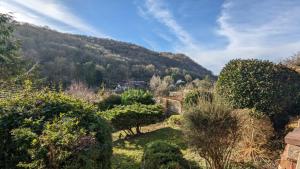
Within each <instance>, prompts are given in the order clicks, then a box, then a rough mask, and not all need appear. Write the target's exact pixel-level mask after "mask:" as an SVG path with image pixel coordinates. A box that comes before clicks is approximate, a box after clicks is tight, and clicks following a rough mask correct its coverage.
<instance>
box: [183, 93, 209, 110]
mask: <svg viewBox="0 0 300 169" xmlns="http://www.w3.org/2000/svg"><path fill="white" fill-rule="evenodd" d="M201 99H205V100H207V101H210V102H211V101H212V99H213V94H212V93H211V92H209V91H205V90H192V91H190V92H188V93H187V94H185V96H184V105H186V106H188V105H192V104H197V103H198V101H199V100H201Z"/></svg>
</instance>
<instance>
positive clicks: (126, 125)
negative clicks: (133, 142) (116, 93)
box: [99, 104, 163, 135]
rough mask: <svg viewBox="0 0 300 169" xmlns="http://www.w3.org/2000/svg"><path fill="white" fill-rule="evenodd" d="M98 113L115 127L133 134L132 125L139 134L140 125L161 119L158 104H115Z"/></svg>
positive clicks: (160, 108) (161, 114) (160, 110)
mask: <svg viewBox="0 0 300 169" xmlns="http://www.w3.org/2000/svg"><path fill="white" fill-rule="evenodd" d="M99 115H100V116H104V117H105V118H106V119H108V120H109V121H110V122H111V124H112V125H113V127H114V128H115V129H117V130H124V131H125V132H126V134H128V135H133V134H134V132H133V131H132V128H133V127H134V128H136V132H137V133H138V134H139V133H141V131H140V128H141V127H142V126H145V125H148V124H152V123H155V122H158V121H159V120H162V118H163V109H162V107H161V106H159V105H143V104H132V105H127V106H117V107H114V108H113V109H110V110H107V111H105V112H100V113H99Z"/></svg>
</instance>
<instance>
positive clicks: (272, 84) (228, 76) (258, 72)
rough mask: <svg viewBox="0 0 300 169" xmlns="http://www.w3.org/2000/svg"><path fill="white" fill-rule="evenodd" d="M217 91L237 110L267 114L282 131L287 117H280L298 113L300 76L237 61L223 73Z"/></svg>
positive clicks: (284, 69) (267, 64) (262, 64)
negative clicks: (283, 122) (247, 109)
mask: <svg viewBox="0 0 300 169" xmlns="http://www.w3.org/2000/svg"><path fill="white" fill-rule="evenodd" d="M216 91H217V93H218V94H219V95H221V96H223V97H224V98H226V99H227V101H229V102H230V103H231V104H232V105H233V106H234V107H235V108H250V109H251V108H254V109H256V110H258V111H259V112H265V113H266V115H268V116H270V117H272V121H273V123H274V125H275V128H282V127H283V126H284V124H281V123H282V120H280V119H281V117H283V116H286V115H280V114H282V113H285V112H290V113H291V112H293V111H295V110H296V109H295V106H296V105H297V102H298V100H299V91H300V75H299V74H298V73H297V72H296V71H294V70H291V69H289V68H287V67H285V66H283V65H277V64H273V63H271V62H269V61H260V60H239V59H237V60H232V61H230V62H229V63H228V64H227V65H226V66H225V67H224V68H223V70H222V71H221V73H220V76H219V79H218V81H217V85H216ZM277 116H278V117H277ZM278 119H279V120H278ZM277 120H278V121H277Z"/></svg>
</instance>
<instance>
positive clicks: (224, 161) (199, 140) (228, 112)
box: [183, 98, 239, 169]
mask: <svg viewBox="0 0 300 169" xmlns="http://www.w3.org/2000/svg"><path fill="white" fill-rule="evenodd" d="M184 119H185V126H184V130H183V132H184V135H185V137H186V140H187V143H188V144H189V145H190V146H191V147H192V148H193V149H194V150H195V152H196V153H197V154H199V156H201V157H202V158H203V159H204V160H205V161H206V164H207V165H208V168H211V169H223V168H227V167H229V166H230V158H231V153H232V152H233V148H234V146H235V145H236V144H237V142H238V140H239V124H238V119H237V117H236V116H234V115H233V114H232V109H231V107H230V106H228V105H227V104H225V103H224V102H222V101H220V99H216V98H215V99H214V100H213V101H212V102H209V101H207V100H201V101H199V102H198V104H197V105H195V106H193V107H191V108H190V109H188V111H187V112H185V113H184Z"/></svg>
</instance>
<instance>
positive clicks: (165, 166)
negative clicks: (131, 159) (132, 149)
mask: <svg viewBox="0 0 300 169" xmlns="http://www.w3.org/2000/svg"><path fill="white" fill-rule="evenodd" d="M141 168H142V169H188V168H190V167H189V165H188V162H187V161H186V160H185V159H184V158H183V155H182V153H181V151H180V149H179V148H178V147H177V146H175V145H172V144H169V143H167V142H164V141H154V142H151V143H149V144H148V145H147V146H146V148H145V150H144V155H143V159H142V164H141Z"/></svg>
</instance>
